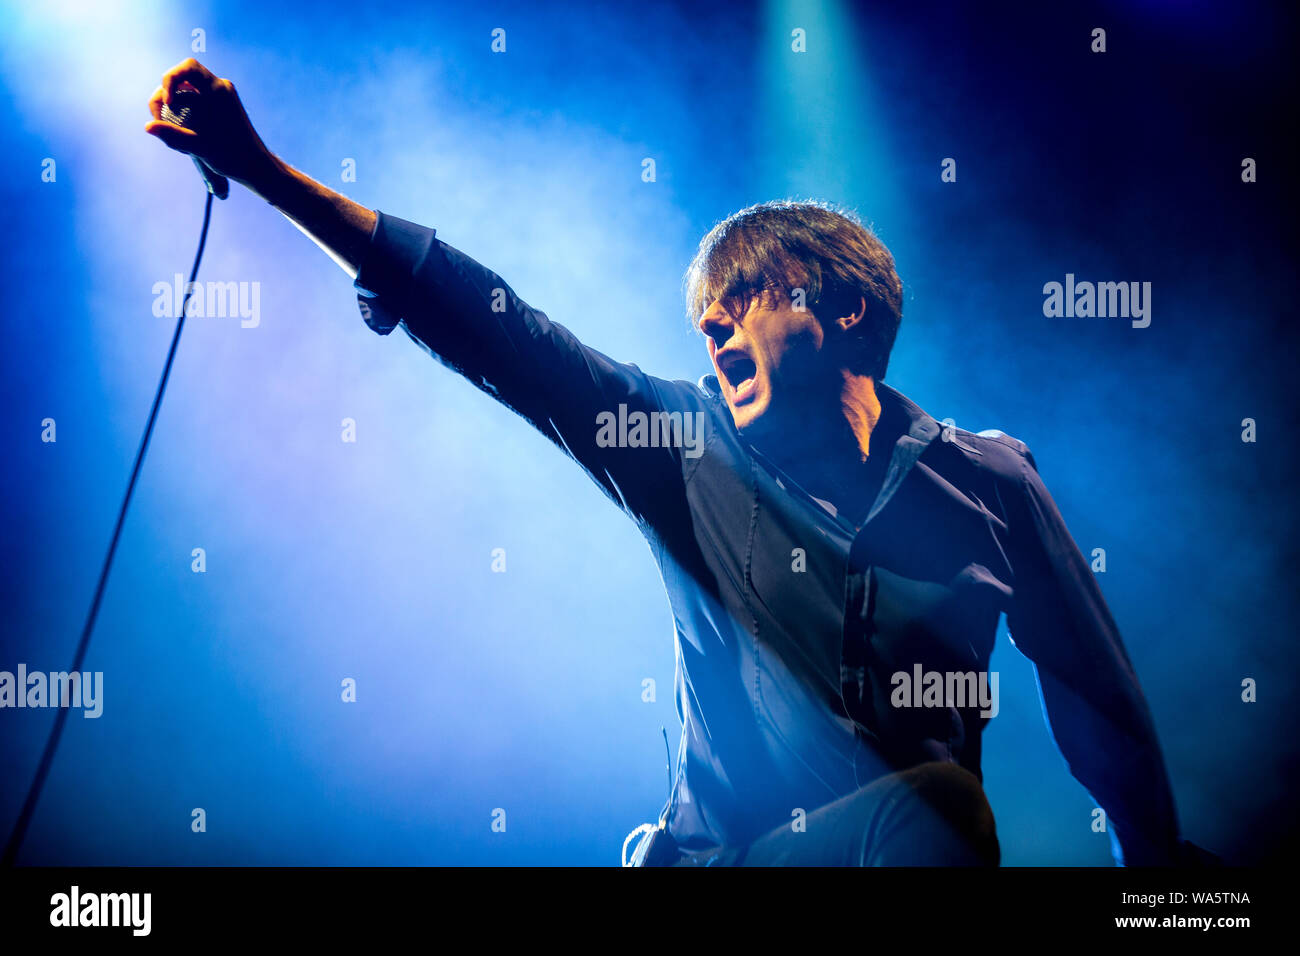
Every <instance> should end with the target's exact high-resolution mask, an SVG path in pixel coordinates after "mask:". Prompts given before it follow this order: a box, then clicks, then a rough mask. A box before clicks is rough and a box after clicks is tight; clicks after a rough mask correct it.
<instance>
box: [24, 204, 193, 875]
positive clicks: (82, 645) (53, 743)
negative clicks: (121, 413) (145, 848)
mask: <svg viewBox="0 0 1300 956" xmlns="http://www.w3.org/2000/svg"><path fill="white" fill-rule="evenodd" d="M211 218H212V193H211V192H209V193H208V201H207V205H205V206H204V207H203V230H202V232H200V233H199V249H198V252H196V253H194V268H192V269H190V281H189V282H187V283H186V284H185V298H184V299H183V301H182V302H181V314H180V315H179V316H177V318H176V332H175V334H173V335H172V346H171V348H170V349H168V350H167V364H166V365H164V366H163V373H162V379H161V380H160V381H159V382H158V393H157V394H156V395H154V398H153V408H151V409H150V410H149V422H148V424H147V425H145V427H144V437H143V438H142V439H140V450H139V451H138V452H136V456H135V467H134V468H132V469H131V480H130V481H129V482H127V485H126V495H125V497H123V498H122V508H121V510H120V511H118V513H117V525H116V526H115V527H114V528H113V538H112V540H111V541H110V542H109V544H108V554H107V555H106V556H105V557H104V567H103V568H102V569H101V570H100V572H99V584H98V585H97V586H96V587H95V597H94V599H93V600H92V601H91V602H90V613H89V614H88V615H87V616H86V626H85V627H83V628H82V629H81V640H80V641H79V642H78V643H77V654H76V656H75V657H74V658H73V660H72V669H71V670H70V671H69V673H77V672H79V671H80V670H81V666H82V664H84V663H85V661H86V648H87V647H89V646H90V634H91V632H92V631H93V630H94V628H95V618H96V617H98V616H99V605H100V602H101V601H102V600H103V598H104V586H105V585H106V584H107V583H108V572H109V569H110V568H111V567H112V565H113V555H114V554H115V553H116V552H117V542H118V539H119V538H121V537H122V524H123V523H124V522H125V521H126V509H127V507H128V506H129V505H130V504H131V494H132V493H133V492H134V491H135V483H136V480H137V479H138V478H139V477H140V466H141V465H143V464H144V453H145V452H146V451H148V450H149V437H150V436H151V435H152V434H153V426H154V422H155V421H157V419H158V407H159V406H160V405H161V404H162V399H163V392H164V391H166V390H167V378H168V376H169V375H171V371H172V360H173V359H175V358H176V346H177V345H179V344H180V341H181V329H182V328H184V327H185V310H186V308H187V307H188V306H189V304H190V296H191V295H193V294H194V280H195V278H196V277H197V276H198V274H199V262H200V261H201V260H202V259H203V246H204V245H205V244H206V243H207V241H208V221H209V220H210V219H211ZM18 692H19V693H20V694H21V693H25V692H26V688H21V687H20V688H19V689H18ZM68 710H69V708H67V707H56V708H55V713H54V727H53V729H52V730H51V731H50V737H49V739H48V740H47V741H45V751H44V752H43V753H42V754H41V762H40V764H38V765H37V767H36V776H35V777H33V778H32V785H31V788H30V789H29V790H28V791H27V799H26V800H24V801H23V809H22V811H21V812H20V813H19V814H18V821H17V822H16V823H15V824H14V828H13V830H12V832H10V834H9V842H8V843H6V844H5V852H4V857H3V858H2V859H0V865H3V866H13V864H14V858H15V857H17V856H18V848H19V847H21V846H22V844H23V838H24V837H25V836H26V835H27V825H28V824H29V823H31V820H32V813H33V812H34V811H35V809H36V801H38V800H39V799H40V797H41V790H42V788H43V787H44V786H45V778H46V777H48V776H49V773H50V765H51V764H52V763H54V752H55V751H56V750H57V749H58V747H59V738H60V737H62V736H63V725H64V724H66V723H67V721H68Z"/></svg>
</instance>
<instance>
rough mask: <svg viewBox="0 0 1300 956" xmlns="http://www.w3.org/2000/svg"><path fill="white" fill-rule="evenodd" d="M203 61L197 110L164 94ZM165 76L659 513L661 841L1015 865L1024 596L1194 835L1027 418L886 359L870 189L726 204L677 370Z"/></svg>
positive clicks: (1028, 628)
mask: <svg viewBox="0 0 1300 956" xmlns="http://www.w3.org/2000/svg"><path fill="white" fill-rule="evenodd" d="M178 89H181V90H184V91H185V92H184V95H186V96H189V97H192V98H194V100H195V101H196V102H197V103H199V104H200V108H199V109H197V110H196V111H195V115H196V116H197V117H198V118H199V119H198V121H197V122H196V123H195V128H194V129H185V128H181V127H179V126H175V125H171V124H169V123H167V122H164V121H163V120H162V119H161V117H162V115H163V114H162V107H163V105H164V104H168V105H171V104H173V97H174V96H176V95H177V91H178ZM149 106H150V110H151V112H152V114H153V117H154V120H153V122H150V123H149V124H148V125H147V127H146V131H147V132H149V133H151V134H152V135H154V136H156V137H158V138H159V139H161V140H162V141H163V142H164V143H166V144H167V145H168V146H170V147H172V148H173V149H176V150H180V151H182V152H185V153H189V154H192V155H194V156H197V157H199V158H201V159H202V160H204V161H205V162H206V163H207V164H208V165H209V166H211V167H212V168H213V169H215V170H216V171H217V172H219V173H222V174H224V175H226V176H227V177H229V178H230V179H231V180H233V181H235V182H238V183H241V184H242V185H244V186H245V187H247V188H248V189H251V190H252V191H253V192H254V193H256V194H257V195H259V196H261V197H262V198H264V199H265V200H266V201H267V202H269V203H270V204H271V205H273V206H275V207H276V208H277V209H279V210H280V211H281V212H282V213H283V214H284V215H285V216H287V217H288V218H289V219H291V220H292V221H293V222H294V223H295V224H296V225H298V227H299V228H300V229H302V230H303V231H304V232H305V233H307V234H308V235H309V236H311V237H312V238H313V239H314V240H315V241H316V242H317V243H318V244H319V245H320V246H321V247H322V248H323V249H325V250H326V251H327V252H328V253H329V254H330V255H331V256H332V257H333V258H334V259H335V261H337V262H338V263H339V264H340V265H341V266H342V267H343V268H344V269H345V270H346V271H347V272H348V274H349V275H350V276H351V277H352V278H353V279H354V281H355V284H356V288H357V290H358V293H359V295H358V299H359V302H360V305H361V312H362V315H363V316H364V318H365V321H366V323H367V324H368V325H369V326H370V328H372V329H373V330H374V331H375V332H377V333H379V334H380V335H387V334H388V333H389V332H391V331H392V330H393V329H395V328H399V327H400V328H401V329H402V330H403V331H405V332H406V334H407V335H408V336H410V338H411V339H413V340H414V341H415V342H416V343H417V344H418V345H420V346H421V347H422V348H424V349H425V350H426V351H428V352H429V353H430V354H431V355H433V356H435V357H436V358H437V359H439V360H440V361H441V362H442V363H443V364H445V365H447V366H448V367H450V368H451V369H453V370H454V371H456V372H458V373H459V374H461V375H463V376H465V377H466V378H467V379H469V380H470V381H471V382H472V383H473V384H475V385H476V386H478V387H479V388H481V389H483V390H485V391H487V392H488V393H489V394H490V395H492V396H493V397H494V398H496V399H498V400H499V401H501V402H503V403H505V404H506V405H508V406H509V407H510V408H512V409H514V410H515V411H516V412H518V413H519V414H520V415H522V416H523V417H524V418H526V419H527V420H528V421H529V422H531V423H532V424H533V425H534V426H535V427H536V428H537V429H539V430H540V431H541V432H542V433H543V434H545V435H546V436H547V437H548V438H549V439H550V440H551V441H553V442H554V443H555V444H556V445H557V446H558V447H559V448H560V449H561V450H562V451H563V452H564V453H565V454H567V455H569V456H570V457H572V458H573V459H574V460H575V461H576V462H577V463H578V464H579V465H580V466H582V467H583V468H584V469H585V470H586V471H587V473H588V474H589V475H591V477H592V478H593V480H595V482H596V483H597V485H599V486H600V488H601V489H602V490H603V491H604V492H605V494H606V495H608V496H609V497H610V498H611V499H612V500H613V501H614V502H615V503H616V504H617V505H618V506H619V507H620V508H621V509H623V511H625V512H626V513H627V515H628V516H629V517H631V518H632V520H633V521H635V522H636V523H637V526H638V527H639V528H640V529H641V531H642V532H643V533H644V534H645V536H646V538H647V540H648V541H649V542H650V545H651V549H652V551H653V553H654V556H655V558H656V560H657V562H658V564H659V567H660V569H661V571H662V574H663V580H664V583H665V586H666V587H667V590H668V598H669V601H670V603H671V607H672V612H673V619H674V622H675V630H676V659H677V668H676V697H677V709H678V714H679V716H680V718H681V721H682V736H681V744H680V747H679V749H678V761H677V767H676V771H675V774H674V782H673V788H672V793H671V796H670V798H669V800H668V803H667V805H666V806H665V807H664V809H663V811H662V814H661V815H660V818H659V821H658V824H657V826H652V827H647V828H646V835H645V836H644V837H643V838H642V839H641V840H640V841H639V843H638V844H637V846H636V849H635V851H634V853H633V861H634V862H636V863H638V864H641V865H751V866H752V865H774V864H785V865H855V866H857V865H864V866H880V865H885V866H891V865H996V864H997V863H998V862H999V848H998V840H997V836H996V832H995V828H994V822H993V813H992V811H991V809H990V807H989V804H988V801H987V799H986V797H985V794H984V790H983V787H982V785H981V773H980V740H981V733H982V731H983V729H984V725H985V724H986V723H987V721H988V719H989V717H990V716H991V715H992V713H994V712H995V710H996V706H994V707H992V708H991V707H990V706H989V701H988V699H987V695H986V694H985V693H983V691H985V690H987V688H988V687H989V686H990V684H991V681H990V679H989V678H990V675H989V673H988V666H989V656H990V654H991V653H992V650H993V643H994V636H995V633H996V631H997V627H998V622H999V619H1000V616H1001V615H1002V614H1003V613H1005V614H1006V615H1007V622H1008V628H1009V630H1010V632H1011V634H1012V635H1013V638H1014V641H1015V644H1016V646H1017V647H1018V648H1019V649H1020V650H1021V651H1022V652H1023V653H1024V654H1026V655H1027V656H1028V657H1029V659H1030V660H1032V661H1033V663H1034V664H1035V667H1036V670H1037V674H1038V680H1039V683H1040V686H1041V690H1042V695H1043V700H1044V702H1045V704H1046V709H1047V714H1048V717H1049V720H1050V723H1051V727H1052V730H1053V732H1054V736H1055V738H1056V741H1057V743H1058V745H1059V747H1060V749H1061V752H1062V753H1063V754H1064V756H1065V758H1066V760H1067V761H1068V763H1069V766H1070V770H1071V772H1072V773H1073V774H1074V776H1075V777H1076V778H1077V779H1078V780H1079V782H1080V783H1081V784H1082V785H1083V786H1084V787H1085V788H1087V790H1088V792H1089V793H1090V794H1091V795H1092V796H1093V798H1094V799H1095V800H1096V801H1097V803H1098V804H1099V805H1100V806H1101V807H1102V808H1103V809H1104V810H1105V812H1106V815H1107V821H1108V829H1109V832H1110V833H1111V837H1112V847H1113V849H1114V851H1115V854H1116V858H1117V859H1118V860H1120V862H1123V863H1127V864H1129V865H1162V864H1170V863H1173V862H1175V861H1176V860H1177V859H1178V856H1179V852H1180V848H1181V846H1182V843H1181V840H1180V836H1179V828H1178V822H1177V817H1176V814H1175V809H1174V801H1173V796H1172V793H1171V790H1170V785H1169V781H1168V778H1167V775H1166V772H1165V767H1164V761H1163V758H1162V756H1161V753H1160V748H1159V745H1158V743H1157V740H1156V735H1155V730H1154V727H1153V724H1152V719H1151V716H1150V713H1149V712H1148V709H1147V706H1146V702H1145V700H1144V698H1143V696H1142V692H1141V689H1140V687H1139V685H1138V681H1137V677H1136V675H1135V674H1134V671H1133V667H1132V665H1131V663H1130V662H1129V659H1128V656H1127V654H1126V652H1125V650H1124V646H1123V644H1122V642H1121V640H1120V636H1119V633H1118V631H1117V629H1116V626H1115V623H1114V621H1113V620H1112V619H1111V615H1110V613H1109V611H1108V610H1107V608H1106V604H1105V601H1104V600H1103V598H1102V595H1101V591H1100V589H1099V588H1098V587H1097V584H1096V582H1095V580H1094V579H1093V576H1092V574H1091V572H1090V570H1089V567H1088V564H1087V562H1086V561H1085V560H1084V558H1083V557H1082V555H1081V554H1080V553H1079V550H1078V548H1077V546H1076V545H1075V544H1074V541H1073V540H1072V539H1071V537H1070V534H1069V532H1068V531H1067V530H1066V527H1065V524H1064V523H1063V521H1062V519H1061V516H1060V514H1059V512H1058V510H1057V508H1056V506H1055V504H1054V503H1053V501H1052V498H1051V497H1050V495H1049V494H1048V492H1047V490H1046V488H1044V486H1043V483H1042V481H1041V480H1040V478H1039V476H1038V472H1037V470H1036V468H1035V464H1034V459H1033V456H1032V455H1031V454H1030V452H1029V450H1028V449H1027V448H1026V446H1025V445H1024V443H1022V442H1020V441H1017V440H1016V439H1014V438H1010V437H1008V436H1006V435H1004V434H1002V433H1001V432H981V433H979V434H972V433H970V432H966V431H962V430H961V429H958V428H954V427H951V426H945V425H942V424H941V423H939V422H937V421H936V420H935V419H933V418H932V417H930V416H929V415H927V414H926V413H925V412H924V411H922V410H921V409H920V408H918V407H917V406H916V405H915V404H913V403H912V402H911V401H909V400H908V399H907V398H906V397H905V396H903V395H902V394H901V393H899V392H898V391H896V390H894V389H893V388H891V387H890V386H888V385H886V384H885V382H884V379H885V372H886V369H887V367H888V365H889V355H890V350H891V348H892V347H893V343H894V338H895V335H896V334H897V331H898V327H899V322H900V319H901V314H902V286H901V283H900V281H899V278H898V275H897V273H896V272H895V270H894V263H893V258H892V257H891V256H890V254H889V252H888V250H886V249H885V247H884V246H883V245H882V244H881V243H880V242H879V241H878V240H877V239H876V238H875V236H873V235H872V234H871V233H870V232H869V231H868V230H867V229H865V228H864V227H863V226H862V225H861V224H860V223H858V222H857V221H856V220H855V219H853V218H851V217H849V216H846V215H844V214H841V213H839V212H836V211H833V210H831V209H829V208H827V207H825V206H823V205H821V204H815V203H797V202H775V203H765V204H763V205H760V206H755V207H752V208H750V209H745V210H742V211H741V212H738V213H736V214H734V215H732V216H731V217H729V218H728V219H727V220H725V221H724V222H722V223H720V224H718V225H717V226H715V227H714V228H713V230H712V231H710V232H709V234H708V235H707V236H705V237H704V239H703V241H702V242H701V244H700V248H699V252H698V254H697V255H696V257H695V259H694V261H693V262H692V263H691V265H690V268H689V271H688V273H687V290H688V302H687V306H688V309H689V311H690V314H691V315H692V317H693V319H694V320H695V321H696V323H697V325H698V328H699V331H700V332H701V333H702V336H703V339H704V344H705V346H706V348H707V350H708V354H709V358H710V361H711V362H712V366H713V373H712V374H711V375H706V376H704V377H703V378H702V379H701V380H700V382H699V384H698V385H697V384H692V383H689V382H684V381H667V380H664V379H660V378H655V377H654V376H651V375H647V374H645V373H644V372H642V371H641V370H640V369H639V368H637V367H636V366H635V365H624V364H620V363H618V362H615V361H613V360H611V359H610V358H608V357H606V356H605V355H602V354H601V353H600V352H597V351H595V350H593V349H591V348H588V347H587V346H585V345H583V344H582V343H581V342H579V341H578V340H577V339H576V338H575V337H574V336H573V335H572V334H571V333H570V332H569V331H568V330H566V329H565V328H564V327H562V326H560V325H557V324H556V323H554V322H552V321H551V320H550V319H549V318H547V316H546V315H545V314H543V313H542V312H540V311H538V310H536V309H534V308H532V307H531V306H529V305H527V304H526V303H524V302H523V301H522V300H520V299H519V298H518V297H517V296H515V294H514V293H513V292H512V291H511V290H510V288H509V286H507V285H506V283H505V282H504V281H503V280H502V279H501V278H500V277H498V276H497V275H496V274H494V273H493V272H491V271H489V270H488V269H486V268H484V267H483V266H481V265H480V264H479V263H477V262H475V261H474V260H472V259H470V258H469V257H468V256H466V255H464V254H463V253H461V252H459V251H458V250H456V249H455V248H453V247H451V246H449V245H447V244H446V243H444V242H442V241H441V240H440V239H438V238H436V236H435V233H434V231H433V230H432V229H428V228H425V227H423V226H418V225H415V224H413V223H410V222H407V221H405V220H402V219H398V218H396V217H394V216H390V215H386V214H384V213H379V212H374V211H371V210H369V209H366V208H364V207H362V206H359V205H357V204H356V203H354V202H352V201H350V200H348V199H347V198H346V197H344V196H342V195H340V194H338V193H336V192H334V191H332V190H330V189H328V188H326V187H325V186H322V185H321V184H320V183H317V182H315V181H313V180H312V179H310V178H308V177H307V176H305V175H303V174H302V173H299V172H297V171H296V170H294V169H292V168H290V167H289V166H288V165H287V164H285V163H284V162H283V161H281V160H280V159H278V158H277V157H276V156H274V155H273V154H272V153H271V152H270V151H269V150H268V149H267V148H266V147H265V146H264V145H263V143H262V141H261V139H260V138H259V137H258V135H257V133H256V132H255V131H254V130H253V127H252V125H251V124H250V122H249V120H248V117H247V115H246V113H245V112H244V109H243V106H242V105H241V103H240V101H239V97H238V96H237V94H236V93H235V89H234V87H233V86H232V85H231V84H230V82H229V81H228V80H224V79H218V78H217V77H215V76H213V75H212V74H211V73H210V72H208V71H207V70H206V69H205V68H204V67H203V66H202V65H200V64H199V63H197V62H196V61H194V60H186V61H185V62H184V63H181V64H180V65H178V66H177V67H175V68H174V69H172V70H171V71H170V72H168V73H167V74H166V75H165V76H164V77H163V80H162V85H161V86H160V87H159V89H158V90H157V91H156V92H155V93H154V95H153V98H152V100H151V101H150V104H149ZM615 423H616V424H615ZM697 423H698V424H699V425H702V429H700V430H698V431H697V430H696V425H697ZM918 685H919V686H918ZM992 686H993V687H996V685H995V684H992ZM976 688H978V689H979V691H980V692H978V693H977V692H975V691H976ZM965 691H970V692H969V693H967V692H965ZM1081 825H1082V824H1081Z"/></svg>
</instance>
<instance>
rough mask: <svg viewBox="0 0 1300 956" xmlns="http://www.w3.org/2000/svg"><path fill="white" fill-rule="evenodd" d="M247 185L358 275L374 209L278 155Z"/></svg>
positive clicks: (354, 277)
mask: <svg viewBox="0 0 1300 956" xmlns="http://www.w3.org/2000/svg"><path fill="white" fill-rule="evenodd" d="M244 185H245V186H247V187H248V188H249V189H250V190H252V191H253V192H254V193H256V194H257V195H258V196H261V197H262V198H263V199H265V200H266V201H267V202H268V203H270V204H271V205H272V206H274V207H275V208H276V209H278V210H280V212H281V213H283V214H284V216H285V218H287V219H288V220H289V221H290V222H292V223H293V224H294V225H295V226H297V227H298V228H299V229H300V230H302V232H303V233H305V234H306V235H307V236H308V238H310V239H311V240H312V241H314V242H315V243H316V245H318V246H320V247H321V248H322V249H323V250H325V252H326V254H328V255H329V257H330V258H331V259H333V260H334V261H335V262H337V263H338V264H339V266H341V267H342V269H343V271H344V272H346V273H347V274H348V276H349V277H351V278H352V279H356V277H357V271H358V270H359V269H360V267H361V259H362V256H363V254H364V252H365V250H366V247H367V245H368V244H369V242H370V234H371V233H372V232H373V231H374V228H375V218H376V216H375V213H374V211H373V210H371V209H367V208H366V207H365V206H362V205H361V204H359V203H355V202H353V201H352V200H351V199H349V198H348V197H347V196H344V195H343V194H342V193H337V192H335V191H334V190H332V189H330V188H329V187H328V186H324V185H322V184H321V183H318V182H316V180H314V179H312V178H311V177H310V176H307V175H306V174H304V173H300V172H299V171H298V170H296V169H294V168H293V167H292V166H290V165H289V164H288V163H286V162H284V161H283V160H281V159H280V158H278V157H275V156H272V157H270V159H269V161H268V163H267V165H266V167H265V168H264V169H263V170H262V171H260V172H258V173H257V174H256V176H255V177H253V178H251V179H249V180H247V181H245V182H244Z"/></svg>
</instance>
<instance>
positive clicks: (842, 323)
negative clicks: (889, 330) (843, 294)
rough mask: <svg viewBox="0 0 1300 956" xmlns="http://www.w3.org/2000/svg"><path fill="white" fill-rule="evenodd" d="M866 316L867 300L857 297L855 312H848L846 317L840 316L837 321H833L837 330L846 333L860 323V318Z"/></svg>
mask: <svg viewBox="0 0 1300 956" xmlns="http://www.w3.org/2000/svg"><path fill="white" fill-rule="evenodd" d="M866 314H867V300H866V299H865V298H864V297H862V296H859V297H858V309H857V311H856V312H850V313H849V314H847V315H842V316H840V317H839V318H838V319H836V320H835V325H836V326H837V327H838V328H839V330H840V331H841V332H847V331H849V329H851V328H853V327H854V326H855V325H857V324H858V323H859V322H861V321H862V317H863V316H864V315H866Z"/></svg>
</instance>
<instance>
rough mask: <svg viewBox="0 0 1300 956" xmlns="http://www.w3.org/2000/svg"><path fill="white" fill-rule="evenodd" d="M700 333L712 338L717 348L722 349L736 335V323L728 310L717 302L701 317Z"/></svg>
mask: <svg viewBox="0 0 1300 956" xmlns="http://www.w3.org/2000/svg"><path fill="white" fill-rule="evenodd" d="M700 331H701V332H703V333H704V334H705V335H707V336H708V337H709V338H711V339H712V340H713V344H714V345H715V346H717V347H718V348H722V346H724V345H726V344H727V340H728V339H729V338H731V336H732V335H733V334H734V333H735V331H736V323H735V322H734V321H732V318H731V316H730V315H729V314H728V313H727V310H726V309H724V308H723V307H722V305H721V304H720V303H717V302H715V303H713V305H711V306H709V307H708V308H707V309H705V310H704V314H703V315H702V316H700Z"/></svg>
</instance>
